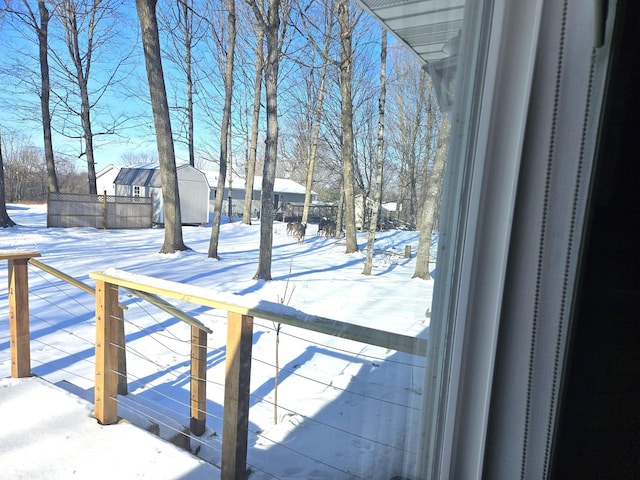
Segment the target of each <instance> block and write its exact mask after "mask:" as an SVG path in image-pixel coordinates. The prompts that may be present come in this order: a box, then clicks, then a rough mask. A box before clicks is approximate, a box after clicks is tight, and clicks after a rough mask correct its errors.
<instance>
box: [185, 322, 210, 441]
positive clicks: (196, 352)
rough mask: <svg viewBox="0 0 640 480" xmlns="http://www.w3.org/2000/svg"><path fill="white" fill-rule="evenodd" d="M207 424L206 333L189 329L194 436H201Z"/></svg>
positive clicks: (191, 427)
mask: <svg viewBox="0 0 640 480" xmlns="http://www.w3.org/2000/svg"><path fill="white" fill-rule="evenodd" d="M206 424H207V332H205V331H204V330H202V329H200V328H198V327H196V326H192V327H191V420H190V424H189V428H190V430H191V432H192V433H193V434H194V435H198V436H199V435H202V434H203V433H204V431H205V427H206Z"/></svg>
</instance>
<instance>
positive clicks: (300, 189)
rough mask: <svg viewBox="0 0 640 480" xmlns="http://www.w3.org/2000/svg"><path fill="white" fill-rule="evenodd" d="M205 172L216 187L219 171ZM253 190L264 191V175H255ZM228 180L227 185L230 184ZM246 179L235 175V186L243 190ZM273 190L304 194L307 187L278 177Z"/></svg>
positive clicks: (314, 193)
mask: <svg viewBox="0 0 640 480" xmlns="http://www.w3.org/2000/svg"><path fill="white" fill-rule="evenodd" d="M203 173H204V174H205V176H206V177H207V181H208V182H209V185H210V186H211V187H214V188H215V187H216V186H217V185H218V175H219V173H218V172H214V171H211V170H203ZM253 178H254V180H253V190H254V191H256V192H260V191H262V177H258V176H256V177H253ZM228 183H229V182H228V181H227V185H228ZM245 185H246V181H245V179H244V178H242V177H239V176H238V175H234V176H233V188H238V189H241V190H244V189H245ZM273 191H274V192H275V193H298V194H302V195H304V194H305V193H306V188H305V187H304V185H300V184H299V183H298V182H296V181H294V180H291V179H289V178H276V179H275V182H274V185H273ZM311 193H312V194H313V195H317V194H316V192H314V191H312V192H311Z"/></svg>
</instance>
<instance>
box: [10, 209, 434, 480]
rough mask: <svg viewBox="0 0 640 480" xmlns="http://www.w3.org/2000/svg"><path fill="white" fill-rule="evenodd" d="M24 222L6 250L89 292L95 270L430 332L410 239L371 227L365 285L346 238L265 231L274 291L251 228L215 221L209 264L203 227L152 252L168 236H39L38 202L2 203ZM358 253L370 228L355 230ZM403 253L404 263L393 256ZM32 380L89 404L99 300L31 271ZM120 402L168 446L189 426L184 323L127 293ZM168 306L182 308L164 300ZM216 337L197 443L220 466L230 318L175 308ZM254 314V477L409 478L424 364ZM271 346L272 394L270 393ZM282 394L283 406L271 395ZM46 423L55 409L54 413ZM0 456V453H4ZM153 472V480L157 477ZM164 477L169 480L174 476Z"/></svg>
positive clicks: (52, 232)
mask: <svg viewBox="0 0 640 480" xmlns="http://www.w3.org/2000/svg"><path fill="white" fill-rule="evenodd" d="M9 214H10V216H11V217H12V219H13V220H14V221H16V222H17V223H19V225H20V226H18V227H15V228H11V229H0V250H27V251H37V252H39V253H40V254H41V255H42V257H41V258H40V259H39V260H40V261H41V262H43V263H45V264H47V265H50V266H52V267H54V268H56V269H58V270H61V271H63V272H64V273H66V274H68V275H71V276H73V277H75V278H77V279H79V280H81V281H83V282H85V283H87V284H89V285H91V286H93V284H94V282H93V280H91V279H90V278H89V273H90V272H93V271H102V270H105V269H107V268H111V267H113V268H116V269H118V270H121V271H125V272H130V273H136V274H142V275H147V276H151V277H154V278H161V279H164V280H171V281H175V282H181V283H185V284H189V285H194V286H198V287H204V288H207V289H212V290H215V291H220V292H225V293H233V294H236V295H241V296H243V297H245V298H246V299H247V300H250V301H259V300H265V301H269V302H282V303H286V304H288V305H290V306H292V307H294V308H296V309H299V310H301V311H302V312H305V313H309V314H313V315H319V316H322V317H327V318H331V319H334V320H340V321H344V322H350V323H356V324H361V325H365V326H369V327H374V328H377V329H381V330H388V331H392V332H397V333H402V334H405V335H410V336H419V337H422V338H426V337H427V334H428V327H429V318H428V317H427V316H426V315H425V312H426V311H427V309H428V308H429V307H430V304H431V295H432V290H433V282H432V281H424V280H420V279H412V278H411V277H412V274H413V271H414V268H415V256H412V258H410V259H405V258H403V254H404V250H405V246H407V245H410V246H411V248H412V251H414V252H415V250H416V248H417V243H418V234H417V233H416V232H406V231H398V230H391V231H386V232H379V234H378V235H377V239H376V248H377V250H379V251H380V252H384V253H379V254H378V255H376V257H375V260H374V263H375V265H376V268H375V269H374V274H373V275H371V276H364V275H362V270H363V262H364V257H365V252H364V251H361V252H359V253H355V254H350V255H346V254H345V253H344V250H345V247H344V244H343V243H341V242H340V241H339V240H336V239H332V238H324V237H318V236H315V228H316V226H315V225H309V227H308V229H307V237H306V239H305V241H304V243H303V244H302V245H298V244H297V243H296V241H295V240H294V239H293V238H291V237H289V236H287V234H286V225H285V224H283V223H276V224H275V226H274V245H273V264H272V276H273V280H272V281H270V282H264V281H256V280H253V279H252V277H253V275H254V274H255V272H256V269H257V261H258V248H259V225H257V224H254V225H251V226H246V225H241V224H239V223H226V224H223V225H222V229H221V239H220V247H219V254H220V257H221V258H220V260H214V259H210V258H207V250H208V243H209V237H210V229H209V228H202V227H184V229H183V234H184V239H185V243H186V244H187V246H188V247H190V249H191V250H189V251H186V252H180V253H177V254H173V255H161V254H159V253H157V252H158V250H159V249H160V247H161V245H162V240H163V234H164V232H163V230H162V229H157V228H154V229H148V230H95V229H88V228H86V229H85V228H75V229H47V228H46V206H42V205H34V206H26V205H10V206H9ZM358 242H359V244H360V247H361V249H363V248H364V246H365V245H366V234H365V233H361V234H359V236H358ZM393 252H397V253H398V254H397V255H396V254H394V253H393ZM6 285H7V269H6V263H5V264H4V265H0V286H2V287H0V379H6V378H7V377H9V376H10V358H9V341H8V337H9V327H8V320H7V315H6V314H5V312H7V311H8V294H7V293H8V292H7V290H6ZM29 287H30V309H31V339H32V340H31V350H32V370H33V373H34V374H36V375H38V376H41V377H43V378H45V379H46V380H48V381H50V382H52V383H60V382H62V383H60V384H61V385H66V386H67V389H68V390H70V391H73V392H74V393H76V394H79V395H80V396H83V397H85V398H87V399H89V400H90V399H91V398H92V395H93V394H92V388H93V375H94V368H95V366H94V345H93V343H94V338H95V322H94V299H93V297H91V296H90V295H88V294H86V293H85V292H82V291H81V290H78V289H76V288H75V287H72V286H70V285H68V284H67V283H65V282H62V281H60V280H58V279H57V278H55V277H53V276H51V275H49V274H47V273H44V272H42V271H40V270H37V269H34V268H33V267H30V269H29ZM120 301H121V302H122V303H123V304H125V305H126V306H127V307H128V308H127V310H126V311H125V314H124V315H125V329H126V335H127V371H128V382H129V395H128V396H126V397H120V398H119V401H120V403H119V415H120V416H122V417H124V418H127V419H128V420H130V421H131V422H132V423H136V424H139V425H141V426H144V427H148V426H149V425H150V424H154V425H157V426H158V428H159V430H160V434H161V435H162V436H163V437H165V438H171V437H174V436H175V435H176V434H178V435H179V434H180V432H181V431H182V428H183V426H185V425H188V424H189V352H190V351H189V348H190V347H189V326H188V325H186V324H184V323H182V322H180V321H178V320H176V319H175V318H173V317H171V316H169V315H168V314H166V313H164V312H162V311H160V310H158V309H157V308H155V307H153V306H152V305H150V304H148V303H145V302H144V301H143V300H141V299H139V298H137V297H135V296H133V295H132V294H130V293H129V292H127V291H126V290H121V293H120ZM172 303H176V302H172ZM177 305H178V306H179V307H180V308H181V309H183V310H185V311H186V312H187V313H188V314H189V315H191V316H193V317H195V318H197V319H198V320H200V321H201V322H203V323H204V324H205V325H207V326H208V327H209V328H211V329H212V330H213V334H211V335H209V338H208V350H207V355H208V382H209V383H208V385H207V414H208V418H207V431H206V432H205V434H204V435H202V436H201V437H192V438H191V439H190V450H191V451H192V452H193V453H195V454H197V455H198V456H199V457H200V458H202V459H204V460H206V461H207V462H210V463H212V464H214V465H219V463H220V435H221V420H220V417H221V413H222V404H223V392H224V390H223V382H224V359H225V339H226V314H225V313H224V312H218V311H213V310H211V309H207V308H204V307H199V306H197V305H190V304H184V303H178V304H177ZM276 328H277V326H276V325H275V324H274V323H273V322H271V321H266V320H261V319H259V318H256V320H255V325H254V336H253V361H252V372H251V404H250V418H249V421H250V432H249V453H248V463H249V468H250V469H251V470H252V474H251V477H250V478H252V479H254V478H255V479H262V478H265V479H267V478H286V479H292V478H299V479H311V478H314V479H321V478H326V479H334V478H367V479H378V478H379V479H385V478H386V479H390V478H392V477H393V476H405V477H408V478H411V477H412V475H413V462H414V460H415V452H416V448H417V442H418V436H419V433H420V432H419V431H418V424H419V422H418V421H417V420H418V418H419V415H420V408H421V406H422V402H423V398H422V393H423V392H422V388H423V381H424V380H423V375H424V359H423V358H420V357H417V356H413V355H409V354H404V353H399V352H396V351H388V350H387V349H384V348H381V347H375V346H370V345H365V344H362V343H357V342H353V341H349V340H344V339H339V338H336V337H331V336H327V335H322V334H318V333H314V332H310V331H305V330H301V329H296V328H293V327H288V326H282V327H281V329H280V335H279V336H278V337H279V338H278V340H279V342H278V345H279V347H278V348H277V349H276V337H277V335H276ZM276 353H277V356H278V359H277V364H278V366H279V370H278V387H277V389H276V388H275V376H276V367H275V365H276ZM276 394H277V402H276ZM51 414H52V415H55V412H51ZM3 448H4V447H3V446H2V445H0V452H1V453H2V454H3V455H5V457H6V455H7V453H6V452H2V449H3ZM153 478H159V477H156V476H154V477H153ZM167 478H171V477H169V476H168V477H167Z"/></svg>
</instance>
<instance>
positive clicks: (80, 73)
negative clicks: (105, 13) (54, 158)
mask: <svg viewBox="0 0 640 480" xmlns="http://www.w3.org/2000/svg"><path fill="white" fill-rule="evenodd" d="M61 8H62V11H61V13H60V15H59V17H60V19H61V21H62V24H63V26H64V29H65V34H66V42H67V50H68V51H69V56H70V57H71V61H72V62H73V66H74V68H75V72H74V73H73V74H74V75H75V83H76V84H77V86H78V90H79V91H78V93H79V96H80V123H81V125H82V136H83V138H84V142H85V151H84V152H83V153H84V154H85V155H86V157H87V177H88V181H89V193H91V194H94V195H95V194H96V193H97V188H96V166H95V159H94V156H93V132H92V130H91V104H90V102H89V72H90V71H91V58H92V54H93V35H94V33H95V28H96V25H97V23H98V20H97V19H96V16H97V8H98V7H97V5H95V4H94V5H93V7H92V8H91V11H90V12H89V13H88V15H89V16H90V21H89V25H90V27H89V28H88V29H87V31H86V42H87V45H86V47H87V48H86V51H84V52H82V51H81V50H80V36H81V32H80V31H79V30H78V18H77V17H78V7H77V4H76V3H74V2H72V1H65V2H63V3H62V7H61ZM81 14H82V15H84V12H82V13H81ZM69 74H71V72H70V71H69Z"/></svg>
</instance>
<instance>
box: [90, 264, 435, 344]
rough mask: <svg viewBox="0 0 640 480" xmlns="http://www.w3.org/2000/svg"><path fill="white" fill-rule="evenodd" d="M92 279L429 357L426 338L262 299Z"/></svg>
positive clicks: (114, 276) (116, 274)
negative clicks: (255, 299)
mask: <svg viewBox="0 0 640 480" xmlns="http://www.w3.org/2000/svg"><path fill="white" fill-rule="evenodd" d="M89 276H90V277H91V278H93V279H95V280H101V281H104V282H108V283H112V284H114V285H119V286H121V287H124V288H127V289H129V290H137V291H140V292H147V293H152V294H155V295H159V296H161V297H168V298H173V299H176V300H181V301H185V302H191V303H195V304H197V305H203V306H207V307H211V308H215V309H220V310H226V311H227V312H232V313H238V314H241V315H248V316H251V317H254V318H262V319H265V320H271V321H274V322H278V323H282V324H284V325H290V326H293V327H299V328H303V329H306V330H312V331H315V332H319V333H324V334H327V335H332V336H335V337H340V338H346V339H349V340H354V341H357V342H362V343H366V344H369V345H376V346H379V347H385V348H388V349H390V350H397V351H399V352H404V353H410V354H413V355H418V356H425V355H426V352H427V340H425V339H423V338H415V337H410V336H408V335H403V334H399V333H393V332H388V331H384V330H379V329H375V328H370V327H365V326H362V325H354V324H352V323H347V322H341V321H338V320H332V319H329V318H325V317H320V316H317V315H309V314H306V313H304V312H301V311H300V310H297V309H295V308H293V307H289V306H287V305H282V304H280V303H276V302H268V301H265V300H261V301H259V302H258V303H257V304H255V303H253V304H252V303H249V302H247V301H246V300H245V299H244V298H243V297H240V296H237V295H233V294H229V293H220V292H215V291H212V290H209V289H205V288H202V287H195V286H193V285H188V284H184V283H179V282H172V281H168V280H158V279H155V278H152V277H148V276H146V275H138V274H130V273H127V272H123V271H120V270H116V269H109V270H106V271H104V272H91V273H90V274H89Z"/></svg>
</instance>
